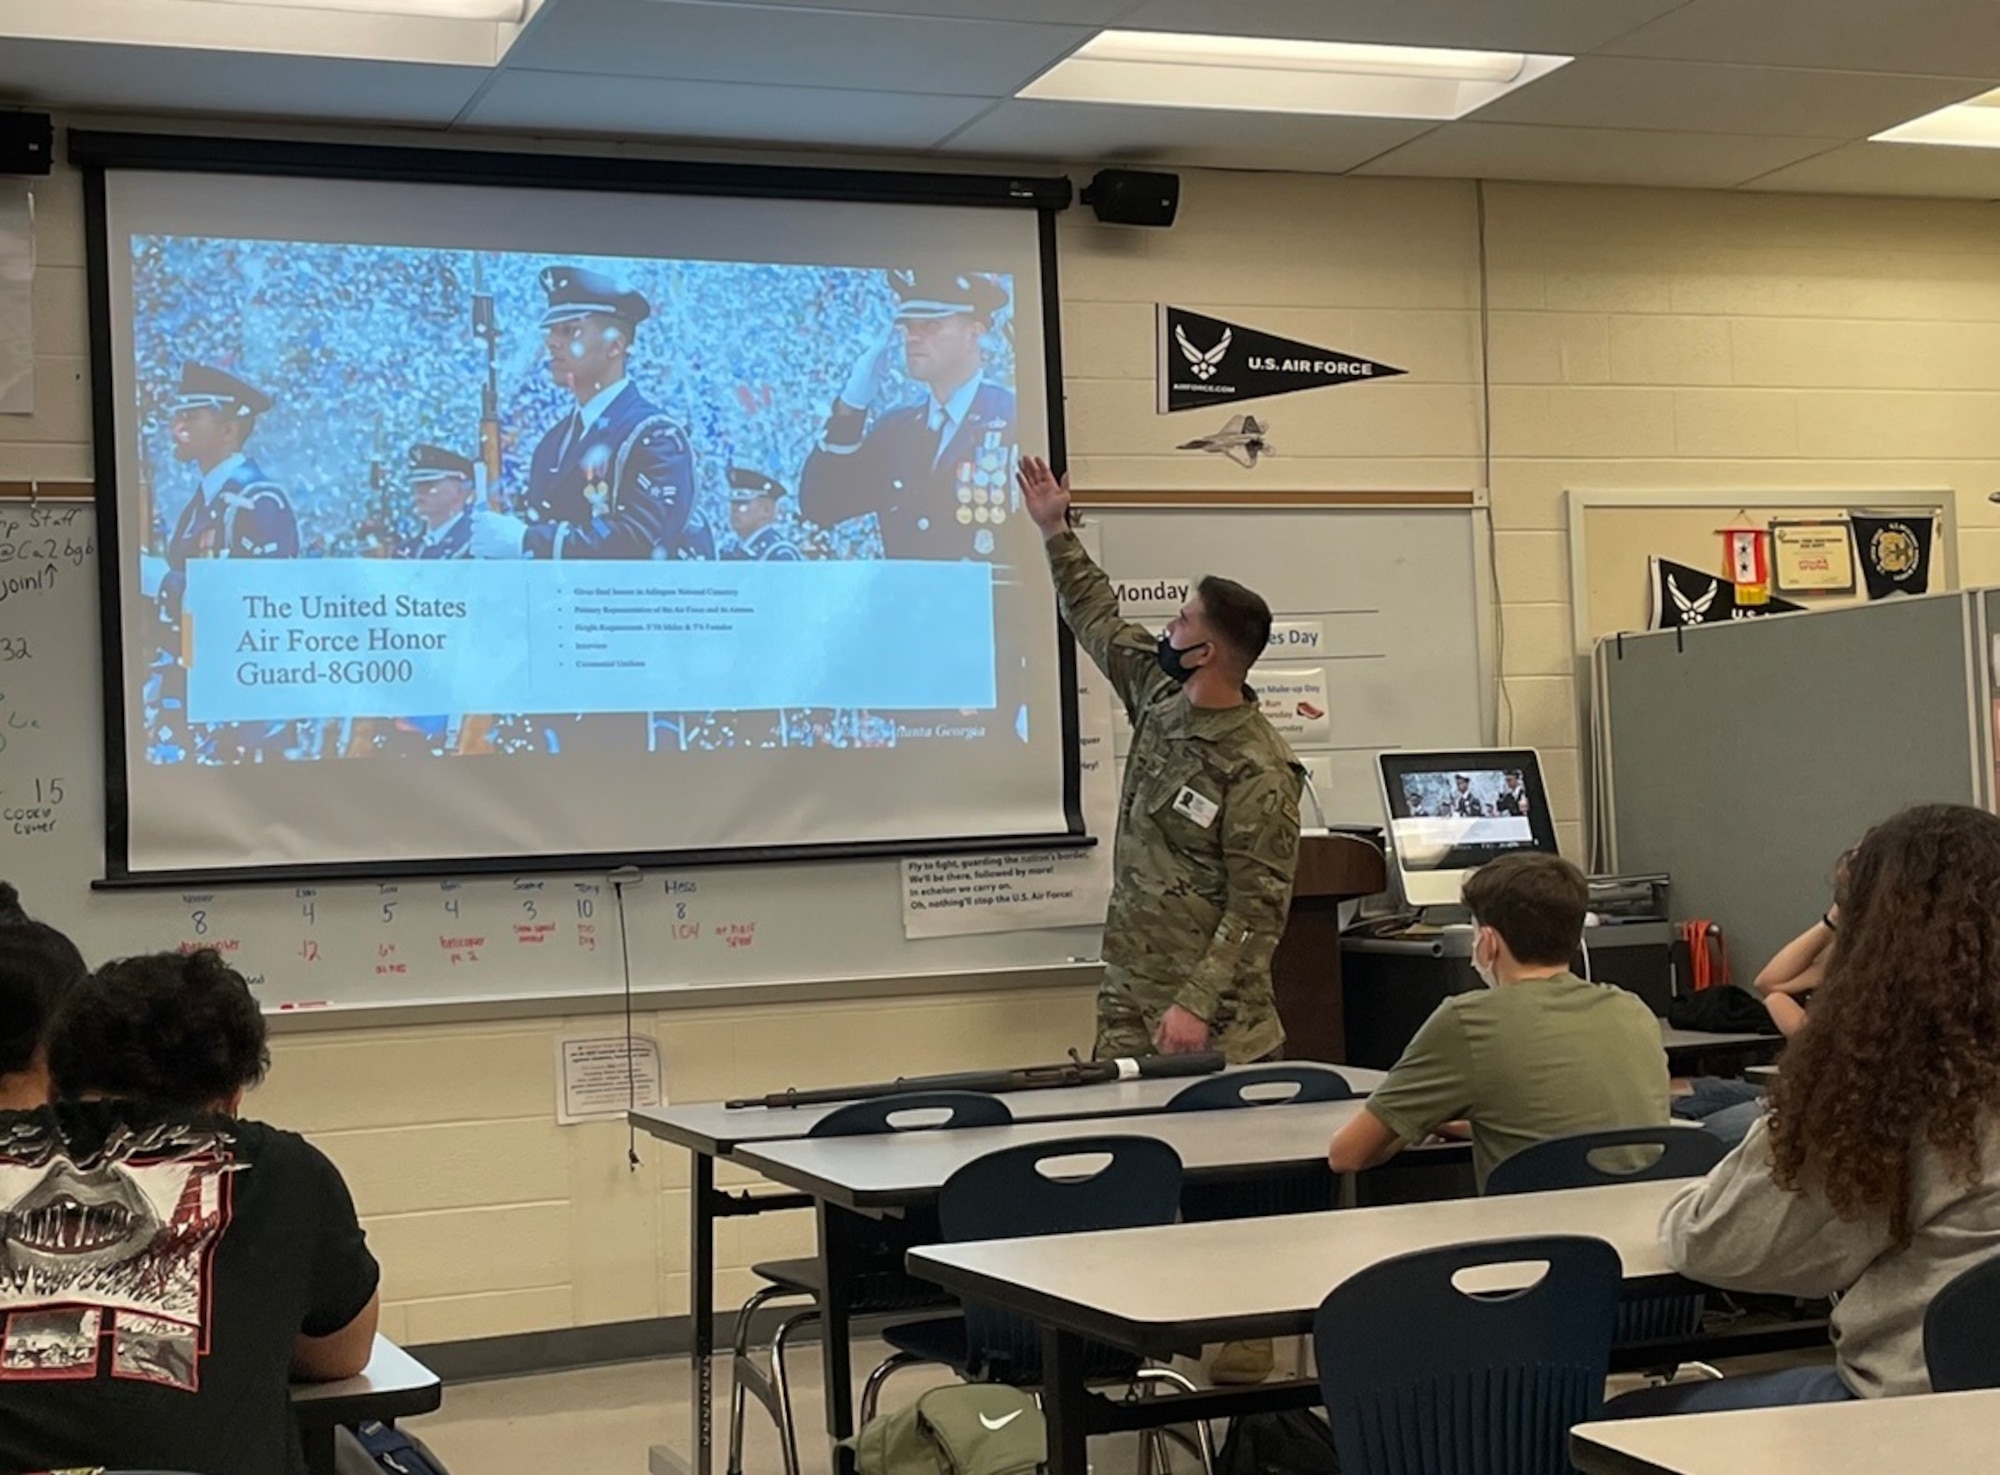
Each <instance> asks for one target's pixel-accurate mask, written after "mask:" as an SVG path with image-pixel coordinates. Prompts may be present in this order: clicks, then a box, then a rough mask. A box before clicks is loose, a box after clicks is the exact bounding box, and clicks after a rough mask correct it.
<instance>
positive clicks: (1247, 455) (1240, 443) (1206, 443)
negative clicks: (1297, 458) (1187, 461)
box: [1179, 415, 1277, 466]
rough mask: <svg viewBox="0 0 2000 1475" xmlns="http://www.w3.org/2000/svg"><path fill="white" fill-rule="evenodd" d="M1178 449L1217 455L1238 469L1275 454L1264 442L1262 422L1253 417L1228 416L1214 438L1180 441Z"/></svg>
mask: <svg viewBox="0 0 2000 1475" xmlns="http://www.w3.org/2000/svg"><path fill="white" fill-rule="evenodd" d="M1179 449H1180V450H1183V451H1215V452H1219V453H1220V454H1222V455H1224V456H1227V457H1228V458H1229V459H1230V460H1232V461H1234V462H1235V463H1236V464H1237V465H1238V466H1255V465H1256V464H1257V458H1258V457H1260V456H1270V455H1275V454H1276V452H1277V448H1276V447H1275V446H1273V445H1272V444H1271V442H1270V441H1269V440H1268V439H1267V438H1266V434H1265V428H1264V422H1263V421H1261V420H1259V419H1258V418H1257V417H1256V416H1255V415H1231V416H1230V417H1229V421H1228V423H1227V424H1225V425H1224V426H1223V427H1222V429H1220V430H1219V431H1217V432H1216V433H1215V434H1214V435H1203V436H1197V437H1196V438H1195V439H1193V440H1184V441H1182V442H1181V443H1180V446H1179Z"/></svg>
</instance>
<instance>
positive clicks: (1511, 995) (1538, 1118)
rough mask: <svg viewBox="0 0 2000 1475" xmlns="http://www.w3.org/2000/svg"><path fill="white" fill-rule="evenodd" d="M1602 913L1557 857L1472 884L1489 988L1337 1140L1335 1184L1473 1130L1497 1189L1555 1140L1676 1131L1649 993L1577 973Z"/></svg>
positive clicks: (1512, 861) (1517, 860) (1481, 1162)
mask: <svg viewBox="0 0 2000 1475" xmlns="http://www.w3.org/2000/svg"><path fill="white" fill-rule="evenodd" d="M1588 903H1589V888H1588V886H1587V885H1586V883H1585V881H1584V878H1583V873H1582V872H1580V871H1578V870H1577V868H1576V867H1575V866H1573V865H1571V864H1570V863H1569V862H1568V861H1566V860H1562V859H1560V858H1559V857H1556V856H1553V855H1543V854H1540V853H1536V854H1519V855H1508V856H1502V857H1501V858H1500V859H1498V860H1495V861H1491V862H1489V863H1488V864H1486V865H1484V866H1481V867H1480V868H1479V869H1478V870H1477V871H1475V872H1473V873H1472V875H1471V876H1470V877H1469V878H1468V879H1467V880H1466V883H1465V904H1466V906H1467V907H1468V908H1470V910H1471V912H1472V920H1473V923H1474V926H1475V927H1476V928H1477V931H1475V932H1474V934H1473V941H1472V966H1473V967H1474V968H1475V969H1476V970H1478V972H1479V976H1480V978H1481V979H1482V980H1483V981H1484V982H1485V983H1486V985H1487V987H1485V988H1483V989H1476V990H1474V991H1473V992H1471V993H1466V994H1454V995H1453V996H1452V997H1450V998H1448V999H1446V1000H1445V1001H1444V1002H1443V1003H1442V1004H1440V1005H1438V1007H1437V1009H1436V1011H1435V1012H1433V1013H1432V1015H1431V1017H1430V1018H1429V1019H1427V1020H1425V1021H1424V1024H1423V1027H1422V1028H1421V1029H1419V1030H1418V1031H1417V1034H1416V1038H1415V1039H1413V1040H1411V1041H1410V1043H1409V1047H1408V1048H1407V1049H1405V1050H1404V1051H1403V1057H1402V1059H1400V1060H1398V1061H1397V1062H1396V1064H1395V1067H1394V1068H1393V1069H1392V1070H1391V1071H1390V1072H1389V1076H1388V1079H1387V1080H1385V1081H1384V1082H1383V1083H1382V1085H1381V1086H1380V1087H1379V1088H1377V1090H1376V1091H1375V1093H1374V1094H1373V1095H1371V1096H1370V1097H1369V1098H1368V1101H1367V1108H1366V1110H1364V1111H1362V1112H1361V1113H1360V1114H1359V1115H1357V1116H1356V1117H1355V1118H1354V1120H1353V1121H1351V1122H1349V1123H1348V1124H1347V1125H1346V1126H1345V1127H1343V1128H1342V1129H1341V1130H1340V1132H1339V1134H1338V1135H1337V1136H1335V1137H1334V1139H1333V1143H1332V1146H1331V1147H1329V1148H1328V1150H1327V1161H1328V1162H1329V1163H1331V1164H1332V1166H1333V1169H1334V1171H1335V1172H1340V1173H1351V1172H1357V1171H1359V1170H1360V1169H1362V1168H1372V1167H1375V1166H1376V1165H1378V1164H1380V1163H1384V1162H1387V1161H1388V1160H1389V1159H1390V1158H1392V1157H1394V1156H1395V1155H1396V1154H1397V1153H1398V1152H1401V1151H1402V1150H1403V1149H1404V1148H1405V1147H1407V1146H1409V1145H1410V1144H1411V1143H1412V1142H1417V1141H1421V1140H1422V1139H1423V1138H1424V1137H1425V1136H1427V1135H1428V1134H1430V1133H1431V1132H1434V1131H1436V1130H1438V1129H1439V1128H1440V1127H1446V1126H1447V1124H1451V1127H1452V1128H1456V1126H1457V1124H1459V1123H1461V1122H1462V1123H1463V1124H1464V1126H1465V1128H1467V1129H1469V1131H1470V1135H1471V1137H1472V1166H1473V1173H1474V1175H1475V1176H1476V1177H1477V1178H1478V1180H1479V1186H1480V1187H1481V1188H1482V1189H1483V1188H1484V1187H1485V1186H1486V1177H1487V1175H1488V1174H1489V1173H1491V1172H1492V1171H1493V1169H1494V1168H1495V1166H1497V1165H1498V1164H1499V1163H1501V1162H1502V1161H1504V1160H1505V1159H1507V1158H1509V1157H1512V1156H1513V1155H1514V1154H1515V1153H1517V1152H1519V1151H1520V1150H1521V1149H1522V1148H1524V1147H1529V1146H1532V1145H1533V1144H1534V1143H1537V1142H1541V1141H1544V1140H1546V1139H1548V1138H1550V1137H1565V1136H1568V1135H1570V1134H1571V1133H1575V1132H1593V1131H1604V1130H1609V1129H1610V1128H1613V1127H1647V1126H1655V1125H1660V1124H1664V1123H1665V1122H1667V1121H1668V1120H1669V1113H1668V1106H1667V1056H1666V1051H1665V1049H1664V1048H1662V1046H1661V1043H1660V1026H1659V1021H1658V1020H1656V1019H1655V1018H1654V1017H1653V1014H1652V1011H1651V1010H1649V1009H1648V1008H1647V1007H1646V1005H1645V1004H1644V1003H1643V1002H1642V1001H1641V1000H1640V999H1639V998H1638V997H1637V996H1636V995H1634V994H1629V993H1627V992H1625V990H1623V989H1620V988H1613V987H1611V986H1610V985H1608V984H1598V983H1586V982H1585V981H1584V980H1583V979H1581V978H1578V977H1576V976H1575V975H1574V974H1573V973H1571V972H1570V971H1569V960H1570V959H1571V958H1572V957H1573V956H1575V954H1576V950H1577V945H1578V943H1579V942H1580V941H1581V940H1582V937H1583V914H1584V912H1585V910H1586V909H1587V906H1588ZM1454 1135H1462V1134H1461V1133H1458V1132H1456V1131H1454Z"/></svg>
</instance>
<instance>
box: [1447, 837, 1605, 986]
mask: <svg viewBox="0 0 2000 1475" xmlns="http://www.w3.org/2000/svg"><path fill="white" fill-rule="evenodd" d="M1463 895H1464V898H1465V904H1466V906H1467V907H1469V908H1471V911H1472V915H1473V918H1474V919H1475V920H1476V921H1477V922H1478V923H1479V925H1480V926H1482V927H1491V928H1492V929H1493V930H1494V931H1495V932H1497V933H1499V934H1500V940H1501V941H1502V942H1504V943H1506V944H1507V951H1508V952H1510V953H1512V954H1513V955H1514V960H1515V961H1516V962H1519V963H1526V964H1528V965H1529V966H1530V967H1537V968H1540V967H1549V966H1567V965H1568V963H1569V961H1570V959H1572V958H1574V957H1575V956H1576V950H1577V946H1578V944H1579V943H1581V942H1582V941H1583V914H1584V913H1585V912H1587V911H1589V910H1590V883H1589V882H1588V881H1586V880H1584V878H1583V872H1582V871H1579V870H1578V869H1577V868H1576V867H1575V866H1573V865H1571V864H1570V863H1569V862H1568V861H1566V860H1564V859H1563V858H1562V857H1561V856H1559V855H1545V854H1543V853H1542V852H1540V851H1520V852H1517V853H1516V854H1513V855H1503V856H1501V857H1500V858H1499V859H1498V860H1489V861H1488V862H1487V863H1486V864H1485V865H1483V866H1481V867H1480V868H1479V869H1478V870H1476V871H1474V872H1473V873H1472V874H1471V875H1470V876H1467V877H1466V878H1465V890H1464V893H1463Z"/></svg>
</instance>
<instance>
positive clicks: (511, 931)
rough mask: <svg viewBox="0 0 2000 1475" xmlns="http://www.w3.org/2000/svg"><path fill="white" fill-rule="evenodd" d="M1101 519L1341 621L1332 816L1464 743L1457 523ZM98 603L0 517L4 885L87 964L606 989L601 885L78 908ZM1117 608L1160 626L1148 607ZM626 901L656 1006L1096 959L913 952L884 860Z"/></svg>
mask: <svg viewBox="0 0 2000 1475" xmlns="http://www.w3.org/2000/svg"><path fill="white" fill-rule="evenodd" d="M1096 520H1098V521H1100V522H1101V529H1100V532H1101V536H1102V539H1103V541H1102V545H1101V546H1102V548H1103V557H1104V562H1105V565H1106V567H1107V569H1109V570H1110V571H1112V572H1113V573H1117V574H1123V575H1127V576H1134V575H1140V574H1147V573H1151V572H1159V571H1164V572H1172V573H1177V574H1180V575H1182V576H1185V575H1186V574H1188V573H1200V572H1206V571H1213V572H1217V573H1223V574H1227V575H1229V576H1231V577H1237V578H1240V579H1242V581H1243V582H1245V583H1247V584H1250V585H1251V586H1252V587H1253V588H1257V589H1259V590H1260V591H1261V592H1263V593H1264V594H1265V595H1266V597H1267V598H1269V599H1270V600H1271V603H1272V605H1273V606H1274V608H1275V609H1277V610H1278V612H1279V614H1280V617H1281V618H1290V617H1291V616H1293V615H1296V614H1307V615H1312V614H1318V615H1322V616H1326V617H1328V618H1327V623H1328V625H1329V628H1331V627H1332V625H1334V624H1336V623H1338V621H1336V620H1335V619H1333V618H1332V617H1334V616H1338V617H1339V620H1341V621H1346V622H1347V623H1348V625H1349V627H1350V628H1351V629H1353V630H1359V631H1361V632H1362V633H1364V634H1365V635H1366V637H1367V639H1366V641H1365V642H1363V643H1364V644H1365V645H1367V649H1366V650H1365V651H1363V650H1360V649H1359V648H1358V647H1357V650H1356V652H1353V653H1352V654H1353V658H1352V659H1342V660H1329V661H1327V662H1326V663H1325V664H1327V666H1328V667H1329V669H1330V670H1333V671H1336V672H1337V673H1338V675H1337V679H1336V680H1335V682H1334V685H1333V689H1332V698H1333V701H1334V703H1335V708H1334V720H1333V724H1332V725H1333V731H1334V733H1335V735H1336V736H1337V738H1338V740H1339V742H1340V743H1341V744H1345V745H1347V746H1344V747H1330V748H1327V749H1325V750H1324V751H1321V750H1316V749H1311V748H1304V749H1302V751H1301V756H1302V757H1303V758H1304V759H1305V761H1306V762H1307V763H1308V765H1310V766H1315V767H1317V768H1320V769H1322V770H1323V771H1324V776H1322V777H1321V778H1320V779H1319V780H1318V786H1319V790H1320V794H1321V799H1322V802H1323V803H1324V804H1325V806H1326V809H1327V812H1328V817H1329V818H1331V819H1335V820H1339V819H1342V818H1353V819H1357V820H1360V821H1363V822H1368V823H1375V822H1378V821H1379V818H1380V816H1379V803H1378V802H1377V801H1376V800H1375V799H1374V797H1373V794H1374V787H1373V784H1374V781H1373V779H1372V777H1368V776H1367V775H1368V755H1369V753H1372V751H1373V749H1374V746H1383V745H1387V746H1397V745H1426V746H1451V745H1463V744H1470V743H1476V742H1477V741H1479V737H1478V732H1479V715H1478V714H1479V705H1480V704H1479V680H1478V672H1479V656H1478V638H1477V627H1478V621H1477V609H1478V604H1477V597H1476V594H1475V585H1476V575H1475V565H1476V560H1475V558H1474V556H1473V548H1474V538H1473V520H1472V516H1471V514H1469V513H1467V512H1466V511H1464V510H1462V509H1455V510H1450V511H1429V510H1422V511H1417V510H1408V509H1399V510H1386V509H1366V510H1354V509H1347V508H1325V509H1312V510H1299V511H1284V512H1261V511H1243V510H1231V511H1226V512H1190V511H1181V510H1165V511H1160V510H1138V509H1120V510H1118V511H1115V512H1107V513H1102V514H1097V515H1096ZM1461 573H1462V574H1463V577H1462V578H1461V576H1460V575H1461ZM97 587H98V586H97V569H96V557H95V516H94V513H93V511H92V509H91V507H90V506H89V505H88V504H86V503H80V502H56V501H50V500H47V499H44V500H42V501H40V502H39V503H35V504H33V505H30V504H27V503H22V502H16V501H0V740H4V745H0V876H4V877H5V878H7V879H10V880H12V881H14V882H15V883H16V884H17V885H18V886H19V887H20V889H21V894H22V896H23V898H24V899H25V901H26V903H27V905H28V907H29V909H30V911H31V912H33V913H34V914H35V915H37V916H39V917H42V918H44V919H46V920H47V921H49V922H52V923H54V924H55V925H57V926H59V927H62V928H64V929H65V930H67V931H69V932H71V933H72V934H73V935H74V936H75V937H76V939H77V941H78V944H79V945H80V946H81V947H82V948H83V950H84V953H85V955H86V956H87V957H89V958H90V959H91V960H92V961H93V962H97V961H101V960H103V959H105V958H109V957H114V956H118V955H120V954H124V953H131V952H141V951H151V950H155V949H159V948H164V947H182V948H195V947H214V948H217V949H218V950H220V951H221V952H222V953H223V955H224V956H225V957H227V958H228V959H229V960H230V961H231V962H232V963H233V964H235V965H236V966H237V967H238V968H240V969H241V970H242V971H243V972H244V973H245V974H246V975H247V976H248V977H249V978H250V979H251V980H252V981H253V983H254V985H255V986H256V988H257V990H258V994H259V997H260V998H261V999H262V1000H263V1001H264V1004H265V1007H266V1009H267V1010H268V1011H271V1012H274V1013H282V1014H296V1015H299V1016H301V1017H302V1019H314V1018H319V1017H321V1016H331V1017H329V1018H326V1019H325V1023H326V1024H327V1025H335V1024H340V1023H345V1022H348V1021H349V1020H351V1019H354V1018H356V1016H357V1015H359V1014H361V1013H363V1012H366V1013H369V1014H372V1013H374V1012H375V1011H378V1010H381V1009H384V1008H395V1009H397V1010H398V1011H404V1010H411V1009H419V1008H421V1009H435V1008H439V1007H442V1008H444V1009H446V1010H448V1011H451V1012H460V1013H471V1014H478V1013H495V1014H498V1013H517V1012H527V1011H529V1010H541V1009H544V1008H546V1009H551V1010H557V1011H560V1010H564V1009H572V1008H578V1007H580V1006H581V1005H582V1001H586V1000H603V999H606V998H610V997H612V996H615V995H616V994H617V993H618V992H619V990H620V988H621V986H622V982H623V972H622V968H621V962H620V955H621V946H620V944H621V929H620V926H619V908H618V904H617V903H618V898H617V897H616V896H615V895H614V892H613V888H612V887H611V886H610V884H609V883H608V881H607V880H606V878H605V877H604V876H602V875H581V874H549V875H519V876H490V875H489V876H480V877H472V878H467V879H464V880H415V881H413V880H407V879H404V880H397V879H388V878H386V876H385V879H384V880H383V881H381V882H379V883H365V882H349V881H343V882H338V883H324V884H320V885H317V886H307V887H295V886H289V885H287V886H261V887H259V886H231V887H221V888H212V889H206V890H185V891H154V890H131V889H120V890H115V891H94V890H93V889H92V886H91V883H92V882H93V881H95V880H97V879H98V878H100V877H102V876H103V874H104V855H103V837H104V788H103V779H104V758H103V753H104V747H103V721H102V711H101V692H100V684H99V674H98V671H99V661H100V659H101V654H100V653H101V649H102V647H101V645H100V643H99V610H98V592H97ZM1128 613H1130V614H1131V615H1132V616H1133V617H1134V618H1136V619H1141V620H1146V621H1148V622H1149V623H1152V622H1153V619H1152V617H1153V615H1154V614H1155V613H1156V611H1153V610H1151V609H1146V608H1133V609H1130V610H1128ZM1315 661H1317V658H1315ZM1279 664H1280V665H1281V666H1286V665H1295V664H1297V663H1292V662H1286V663H1279ZM1371 745H1372V746H1371ZM1329 779H1330V783H1329ZM58 791H59V794H58ZM1104 839H1105V840H1106V842H1107V843H1108V841H1109V836H1105V837H1104ZM624 900H625V915H626V919H627V926H626V929H625V932H626V937H625V939H624V940H627V941H629V944H630V954H631V966H632V980H633V987H634V989H635V991H639V992H641V993H643V994H644V995H645V1003H646V1006H647V1007H649V1008H656V1007H661V1006H662V1005H663V1004H667V1003H671V1002H673V1001H674V999H675V998H676V997H684V998H686V999H688V1000H689V1001H690V1002H695V1001H699V1002H703V1003H707V1002H714V1001H717V1000H719V999H720V998H721V997H722V995H720V994H718V993H717V992H716V991H717V990H723V989H728V990H732V991H733V990H736V989H748V990H751V993H750V997H753V998H754V997H758V996H760V995H762V994H765V993H766V992H767V991H768V996H769V997H772V998H774V999H775V998H778V997H783V996H785V995H783V994H781V993H779V992H778V989H779V988H780V986H785V985H795V984H806V985H811V984H816V983H825V984H829V985H830V984H833V983H836V982H838V983H853V982H857V981H858V982H860V983H861V984H863V985H864V986H866V987H879V988H881V990H882V991H884V992H889V991H892V990H894V989H895V988H897V987H898V986H899V985H907V984H908V983H910V982H912V981H923V982H925V983H927V984H928V983H929V982H931V981H938V980H954V979H959V980H967V981H970V980H973V979H993V980H997V981H1001V982H1005V981H1007V980H1008V979H1009V978H1012V977H1014V976H1017V975H1018V976H1019V977H1021V978H1022V979H1023V980H1024V981H1025V980H1032V981H1036V982H1047V981H1049V980H1050V979H1051V978H1052V977H1054V978H1063V977H1075V978H1076V979H1078V980H1079V981H1082V980H1084V979H1087V978H1088V977H1089V976H1090V974H1089V972H1088V970H1087V969H1086V968H1085V967H1083V966H1082V965H1085V964H1088V963H1090V962H1091V961H1093V960H1094V959H1095V958H1096V957H1097V949H1098V929H1097V928H1096V927H1066V928H1049V929H1045V930H1036V931H1022V932H996V933H987V934H975V935H968V936H953V937H935V938H923V939H907V940H906V939H905V937H904V933H903V912H902V888H901V877H900V864H899V862H898V861H895V860H859V861H810V862H795V863H791V864H787V865H782V866H733V865H723V866H710V867H692V868H687V869H683V870H677V871H671V872H665V871H655V872H649V873H648V874H647V875H646V876H645V878H644V879H643V881H642V882H639V883H636V884H634V885H631V886H629V887H627V888H626V896H625V898H624ZM735 997H736V995H734V994H733V993H732V995H731V998H732V999H733V998H735Z"/></svg>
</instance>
